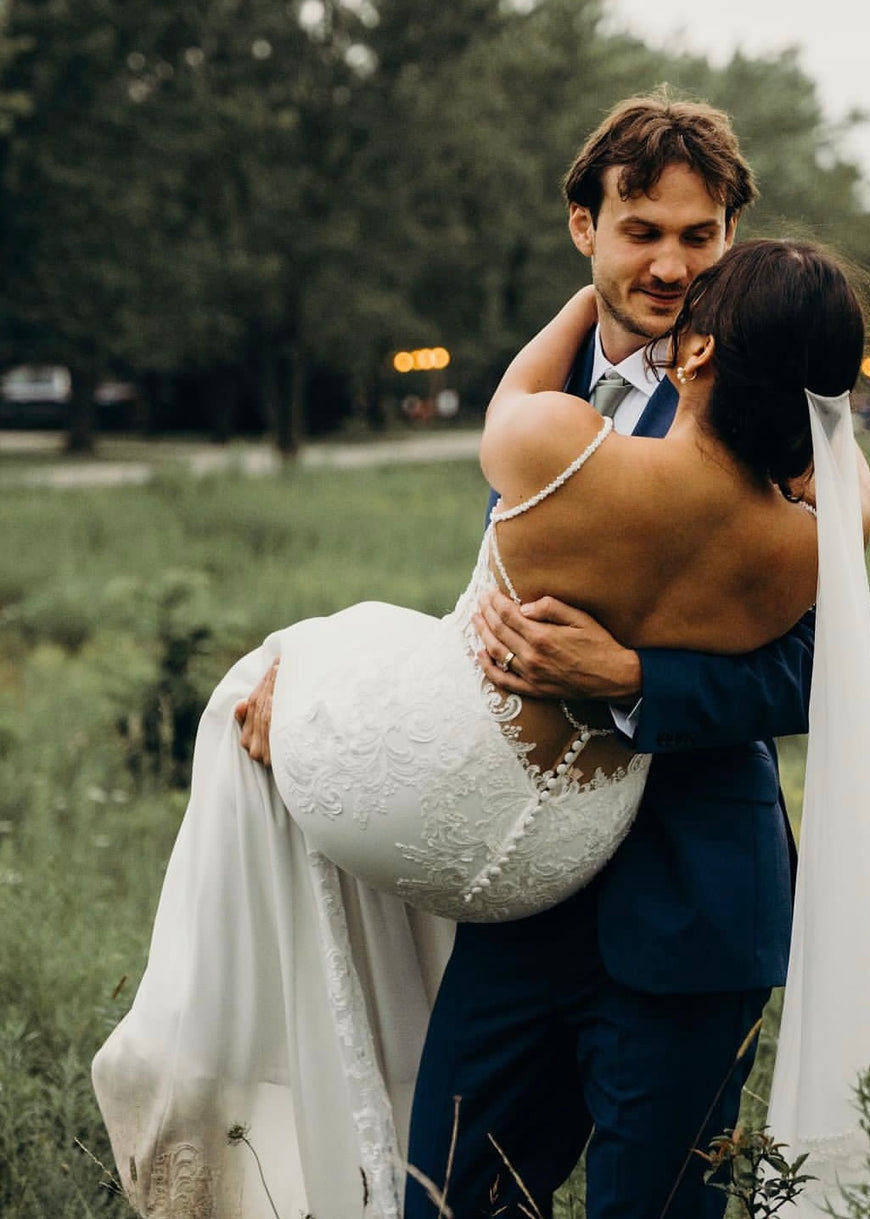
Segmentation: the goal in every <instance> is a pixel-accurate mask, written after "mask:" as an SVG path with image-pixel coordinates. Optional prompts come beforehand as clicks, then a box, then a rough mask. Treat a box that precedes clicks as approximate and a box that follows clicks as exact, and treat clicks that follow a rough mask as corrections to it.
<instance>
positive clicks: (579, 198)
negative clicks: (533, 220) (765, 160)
mask: <svg viewBox="0 0 870 1219" xmlns="http://www.w3.org/2000/svg"><path fill="white" fill-rule="evenodd" d="M676 164H679V165H687V166H688V167H689V169H691V170H693V171H694V172H695V173H697V174H699V175H700V177H701V178H703V179H704V182H705V184H706V187H707V190H708V192H709V194H710V197H711V199H715V200H716V202H717V203H719V204H721V205H722V206H723V207H724V208H725V219H726V222H727V221H729V220H731V218H732V217H734V216H739V215H740V213H741V212H742V211H743V209H744V208H745V207H747V206H748V204H750V203H752V201H753V200H754V199H755V198H756V196H757V194H758V190H757V188H756V185H755V178H754V176H753V173H752V170H751V169H750V167H749V165H748V163H747V162H746V160H745V159H744V157H743V155H742V154H741V152H740V147H739V145H738V143H737V136H736V135H735V134H734V129H733V127H732V126H731V120H730V119H729V117H728V115H727V114H725V112H724V111H722V110H717V109H715V107H713V106H709V105H707V103H706V102H690V101H676V100H674V99H672V98H671V97H670V96H669V94H668V90H667V86H662V87H661V88H660V89H657V90H656V91H655V92H654V93H651V94H648V95H646V96H643V97H630V98H627V99H626V100H625V101H622V102H618V103H617V105H616V106H614V107H613V109H612V110H611V111H610V113H609V114H608V115H607V117H606V118H605V120H604V122H603V123H602V124H601V125H600V126H599V127H598V128H596V130H595V131H593V132H592V134H591V135H590V136H589V138H588V139H587V140H586V143H585V144H584V145H583V147H582V148H581V149H580V151H579V152H578V154H577V156H576V157H575V158H574V162H573V164H572V165H571V168H570V169H569V170H568V173H567V174H566V175H565V180H564V182H563V190H564V194H565V199H566V200H567V202H568V203H576V204H579V205H580V206H581V207H586V208H588V209H589V211H590V212H591V213H592V219H593V221H594V222H597V220H598V212H599V210H600V208H601V202H602V199H603V185H602V177H603V174H604V171H605V170H606V169H610V168H611V166H614V165H616V166H619V167H621V171H622V172H621V173H620V175H619V179H618V189H619V194H620V197H621V198H622V199H632V198H634V197H635V196H637V195H642V194H647V193H648V192H649V191H650V190H651V189H653V188H654V187H655V185H656V183H657V182H658V180H659V178H660V177H661V176H662V173H663V171H664V170H665V169H666V168H667V167H668V166H669V165H676Z"/></svg>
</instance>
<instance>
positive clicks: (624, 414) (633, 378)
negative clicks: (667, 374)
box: [589, 326, 661, 436]
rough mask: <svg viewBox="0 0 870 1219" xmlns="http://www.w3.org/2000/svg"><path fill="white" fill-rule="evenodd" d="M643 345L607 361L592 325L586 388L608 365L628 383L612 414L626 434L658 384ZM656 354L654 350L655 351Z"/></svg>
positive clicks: (595, 383) (597, 380)
mask: <svg viewBox="0 0 870 1219" xmlns="http://www.w3.org/2000/svg"><path fill="white" fill-rule="evenodd" d="M644 352H645V348H643V347H641V348H640V350H638V351H633V352H632V353H631V355H630V356H627V357H626V358H625V359H624V360H622V361H621V363H619V364H611V362H610V361H609V360H608V358H607V356H606V355H605V354H604V352H603V351H602V349H601V332H600V331H599V329H598V327H597V326H596V328H595V354H594V356H593V359H592V379H591V380H590V382H589V392H590V394H591V393H592V390H593V389H594V388H595V386H596V385H597V384H598V382H599V381H600V380H601V378H602V377H603V376H604V374H605V373H606V372H609V371H610V369H611V368H613V369H615V370H616V371H617V372H618V373H619V374H620V376H622V377H624V378H625V379H626V381H628V382H630V383H631V386H632V388H631V390H630V391H629V392H628V393H627V394H626V395H625V397H624V398H623V400H622V401H621V402H620V404H619V406H618V407H617V408H616V413H615V414H614V416H613V426H614V428H615V429H616V431H617V432H620V433H621V434H622V435H623V436H630V435H631V433H632V432H633V431H634V429H635V428H636V427H637V424H638V421H639V419H640V417H641V415H642V414H643V412H644V407H645V406H646V404H647V402H649V400H650V398H651V397H652V395H653V394H654V393H655V391H656V390H657V389H658V387H659V385H660V384H661V380H660V378H659V377H658V376H656V373H655V371H654V370H653V369H652V368H650V367H649V366H648V364H647V362H646V359H645V356H644ZM657 354H658V353H657Z"/></svg>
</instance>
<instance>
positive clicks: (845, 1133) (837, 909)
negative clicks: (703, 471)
mask: <svg viewBox="0 0 870 1219" xmlns="http://www.w3.org/2000/svg"><path fill="white" fill-rule="evenodd" d="M807 398H808V400H809V407H810V419H811V424H812V436H813V458H814V464H815V483H816V502H817V508H818V537H819V583H818V603H817V604H818V610H817V621H816V644H815V659H814V664H813V678H812V691H811V695H810V735H809V744H808V749H807V767H806V784H805V789H804V807H803V820H802V823H801V835H800V838H801V841H800V855H799V864H798V874H797V892H796V897H795V913H794V929H793V931H792V941H791V955H790V958H789V968H788V981H787V984H786V990H785V1000H784V1005H783V1016H782V1028H781V1031H780V1037H779V1048H778V1051H777V1057H776V1067H775V1070H774V1078H773V1088H772V1093H771V1099H770V1106H769V1110H768V1126H769V1132H770V1133H771V1134H772V1135H773V1137H774V1138H775V1139H776V1141H777V1142H783V1143H787V1144H788V1150H787V1151H786V1155H787V1157H788V1158H789V1159H790V1160H791V1159H794V1157H795V1156H796V1155H797V1154H798V1153H799V1152H803V1151H806V1152H809V1158H808V1160H807V1163H806V1165H805V1167H804V1170H803V1171H806V1172H808V1173H812V1174H814V1175H815V1176H816V1177H817V1178H818V1180H817V1181H814V1182H811V1183H810V1185H809V1186H808V1187H807V1189H806V1190H805V1191H804V1193H803V1194H802V1195H801V1197H800V1199H799V1201H798V1204H797V1207H796V1209H795V1210H794V1211H792V1210H791V1209H790V1210H789V1214H790V1215H794V1216H795V1217H796V1219H818V1216H819V1215H820V1214H821V1213H822V1211H821V1209H820V1208H821V1206H822V1204H823V1203H824V1201H825V1199H828V1200H829V1201H830V1202H831V1203H832V1204H833V1205H834V1207H835V1209H836V1204H837V1201H838V1200H839V1197H840V1194H839V1188H838V1182H840V1183H847V1184H854V1183H856V1182H858V1181H861V1180H867V1177H868V1166H867V1158H868V1155H870V1137H868V1134H867V1133H865V1132H864V1131H862V1129H861V1127H860V1125H859V1114H858V1112H857V1110H856V1108H855V1091H854V1090H855V1085H856V1083H857V1078H858V1074H859V1072H862V1071H864V1070H866V1069H867V1068H870V594H868V587H867V573H866V569H865V565H864V545H863V536H862V531H861V510H860V499H859V491H858V472H857V464H856V456H855V443H854V438H853V432H852V417H851V413H850V405H849V395H848V394H842V395H841V396H840V397H838V398H821V397H818V396H816V395H815V394H813V393H811V392H809V391H807Z"/></svg>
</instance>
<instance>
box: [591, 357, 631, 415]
mask: <svg viewBox="0 0 870 1219" xmlns="http://www.w3.org/2000/svg"><path fill="white" fill-rule="evenodd" d="M631 389H632V384H631V382H630V381H626V379H625V377H623V376H621V375H620V374H619V373H618V372H617V371H616V369H615V368H609V369H608V370H607V372H606V373H605V374H604V376H603V377H602V378H601V380H600V381H599V382H598V383H597V385H596V386H595V388H594V389H593V391H592V396H591V398H590V399H589V401H590V402H591V403H592V405H593V406H594V407H595V409H596V410H597V411H598V413H599V415H602V416H603V417H604V418H605V419H612V418H613V416H614V414H615V413H616V408H617V407H618V406H619V404H620V402H621V401H622V400H623V398H624V397H625V396H626V394H628V393H629V392H630V391H631Z"/></svg>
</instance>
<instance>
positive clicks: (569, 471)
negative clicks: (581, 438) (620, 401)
mask: <svg viewBox="0 0 870 1219" xmlns="http://www.w3.org/2000/svg"><path fill="white" fill-rule="evenodd" d="M612 429H613V420H612V419H605V420H604V422H603V424H602V425H601V428H600V430H599V432H598V435H597V436H596V437H595V439H594V440H593V441H592V443H591V444H588V445H587V446H586V448H585V449H584V450H583V452H582V453H581V454H580V456H579V457H575V458H574V460H573V461H572V462H571V464H570V466H567V467H566V468H565V469H564V470H563V471H562V473H561V474H557V475H556V477H555V478H554V479H553V481H552V482H551V483H547V485H546V487H544V488H543V490H541V491H538V492H537V494H536V495H533V496H532V497H531V498H530V499H527V500H525V501H524V502H523V503H522V504H517V505H516V507H514V508H506V509H505V510H504V511H503V512H498V511H497V510H496V509H495V508H493V510H492V512H491V513H490V516H489V519H490V521H492V522H495V521H509V520H512V519H513V518H514V517H515V516H520V515H521V514H522V513H523V512H528V511H529V509H530V508H534V507H536V505H538V504H540V503H541V501H542V500H545V499H547V497H548V496H550V495H552V494H553V492H554V491H558V490H559V488H560V487H561V486H562V484H563V483H566V482H567V481H568V479H569V478H571V476H572V475H574V474H576V473H577V471H578V470H579V469H580V468H581V466H583V465H584V464H585V463H586V462H587V461H588V460H589V458H590V457H591V456H592V454H593V453H594V452H595V450H596V449H597V448H598V447H599V445H601V444H602V442H603V441H604V440H605V439H606V438H607V436H608V435H609V434H610V432H611V431H612Z"/></svg>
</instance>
